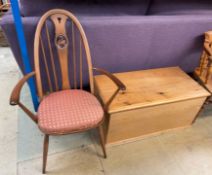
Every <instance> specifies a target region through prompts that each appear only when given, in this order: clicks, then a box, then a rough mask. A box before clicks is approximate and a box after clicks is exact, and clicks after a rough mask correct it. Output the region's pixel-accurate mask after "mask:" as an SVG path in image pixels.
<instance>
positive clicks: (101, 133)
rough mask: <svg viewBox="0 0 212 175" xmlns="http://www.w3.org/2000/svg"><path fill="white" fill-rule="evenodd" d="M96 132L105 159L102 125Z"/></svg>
mask: <svg viewBox="0 0 212 175" xmlns="http://www.w3.org/2000/svg"><path fill="white" fill-rule="evenodd" d="M98 130H99V137H100V144H101V147H102V151H103V154H104V158H107V153H106V149H105V140H104V132H103V127H102V125H100V126H99V127H98Z"/></svg>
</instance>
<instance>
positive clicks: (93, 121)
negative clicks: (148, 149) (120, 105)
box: [10, 9, 125, 173]
mask: <svg viewBox="0 0 212 175" xmlns="http://www.w3.org/2000/svg"><path fill="white" fill-rule="evenodd" d="M84 63H86V64H84ZM34 66H35V71H34V72H32V73H29V74H27V75H25V76H24V77H23V79H22V80H20V82H19V83H18V84H17V85H16V87H15V88H14V90H13V92H12V95H11V99H10V104H11V105H19V106H20V107H21V108H22V109H23V110H24V111H25V112H26V113H27V114H28V115H29V117H30V118H31V119H32V120H33V121H34V122H35V123H36V124H37V125H38V127H39V128H40V130H41V131H42V132H43V133H44V134H45V137H44V150H43V173H45V172H46V162H47V154H48V144H49V135H64V134H71V133H76V132H83V131H87V130H89V129H92V128H98V131H99V135H100V143H101V147H102V150H103V153H104V157H105V158H106V151H105V144H104V134H103V129H102V123H103V119H104V112H105V111H106V110H105V109H106V108H107V107H108V105H109V104H110V103H111V102H112V100H113V99H114V97H115V96H116V94H117V93H118V92H119V91H120V90H125V86H124V84H123V83H122V82H121V81H120V80H118V79H117V78H116V77H115V76H113V75H112V74H110V73H108V72H107V71H105V70H103V69H99V68H92V64H91V55H90V49H89V45H88V41H87V38H86V35H85V33H84V30H83V28H82V26H81V24H80V22H79V21H78V20H77V18H76V17H75V16H74V15H73V14H72V13H70V12H68V11H65V10H60V9H54V10H50V11H48V12H47V13H45V14H44V15H43V16H42V17H41V19H40V21H39V23H38V26H37V29H36V33H35V40H34ZM93 70H95V71H98V72H100V73H102V74H105V75H106V76H108V77H109V78H110V79H111V80H112V81H113V82H114V83H115V84H116V85H117V87H118V88H117V91H116V92H115V93H114V95H113V96H112V97H111V99H110V100H109V101H108V103H107V105H106V106H103V107H102V106H101V104H100V103H99V101H98V100H97V98H96V97H95V96H94V80H93ZM85 72H88V76H87V78H88V79H89V81H88V82H89V84H90V86H89V87H90V92H88V91H85V90H83V85H84V83H83V81H84V80H86V75H87V74H86V73H85ZM33 76H35V78H36V85H37V93H38V96H39V99H40V105H39V107H38V112H37V114H36V115H34V114H33V113H32V112H31V111H30V110H29V109H27V107H26V106H24V105H23V104H22V103H21V102H20V100H19V97H20V91H21V88H22V86H23V85H24V83H25V82H26V81H27V80H28V79H29V78H31V77H33Z"/></svg>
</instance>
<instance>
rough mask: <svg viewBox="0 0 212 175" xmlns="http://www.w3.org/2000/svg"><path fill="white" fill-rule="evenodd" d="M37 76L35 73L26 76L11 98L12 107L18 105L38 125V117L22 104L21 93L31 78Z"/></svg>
mask: <svg viewBox="0 0 212 175" xmlns="http://www.w3.org/2000/svg"><path fill="white" fill-rule="evenodd" d="M34 75H35V72H31V73H29V74H27V75H25V76H24V77H23V78H22V79H21V80H20V81H19V82H18V84H17V85H16V86H15V88H14V89H13V91H12V94H11V96H10V105H18V106H19V107H20V108H21V109H22V110H23V111H24V112H25V113H26V114H27V115H28V116H29V117H30V118H31V119H32V120H33V121H34V122H35V123H37V117H36V115H34V114H33V113H32V112H31V111H30V110H29V109H27V107H26V106H24V105H23V104H22V103H21V102H20V93H21V89H22V87H23V85H24V84H25V83H26V82H27V80H28V79H29V78H31V77H32V76H34Z"/></svg>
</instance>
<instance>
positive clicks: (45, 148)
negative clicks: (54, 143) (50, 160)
mask: <svg viewBox="0 0 212 175" xmlns="http://www.w3.org/2000/svg"><path fill="white" fill-rule="evenodd" d="M48 148H49V135H45V136H44V142H43V174H45V173H46V162H47V156H48Z"/></svg>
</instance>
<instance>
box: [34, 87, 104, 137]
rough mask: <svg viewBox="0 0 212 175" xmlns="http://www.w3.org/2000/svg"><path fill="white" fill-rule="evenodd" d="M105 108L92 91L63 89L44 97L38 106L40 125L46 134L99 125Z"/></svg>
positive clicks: (69, 131)
mask: <svg viewBox="0 0 212 175" xmlns="http://www.w3.org/2000/svg"><path fill="white" fill-rule="evenodd" d="M103 115H104V112H103V109H102V106H101V104H100V103H99V101H98V100H97V99H96V97H95V96H93V95H92V94H91V93H89V92H86V91H83V90H63V91H59V92H54V93H52V94H50V95H49V96H47V97H46V98H44V99H43V100H42V102H41V104H40V105H39V108H38V126H39V128H40V129H41V130H42V131H43V132H44V133H46V134H65V133H71V132H77V131H80V130H85V129H90V128H94V127H97V126H98V124H99V123H100V122H101V121H102V120H103Z"/></svg>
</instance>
